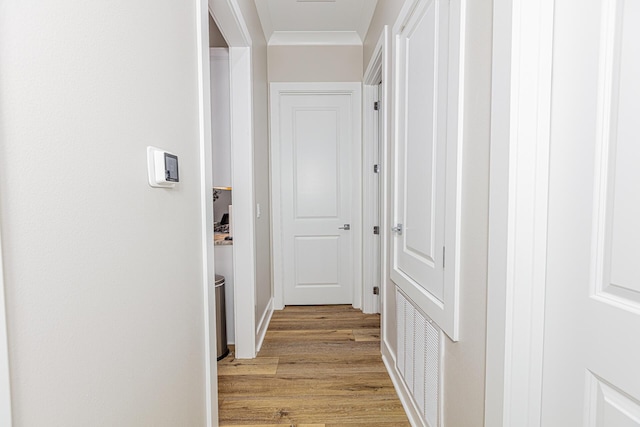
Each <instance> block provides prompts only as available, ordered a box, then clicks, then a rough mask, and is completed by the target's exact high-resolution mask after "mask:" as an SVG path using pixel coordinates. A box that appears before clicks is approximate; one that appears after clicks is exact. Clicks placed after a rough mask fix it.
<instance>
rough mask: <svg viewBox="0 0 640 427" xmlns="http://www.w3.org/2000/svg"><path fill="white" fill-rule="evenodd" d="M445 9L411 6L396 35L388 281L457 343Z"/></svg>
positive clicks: (454, 177)
mask: <svg viewBox="0 0 640 427" xmlns="http://www.w3.org/2000/svg"><path fill="white" fill-rule="evenodd" d="M453 3H454V2H449V1H442V0H432V1H417V2H416V6H415V9H414V11H413V13H411V14H410V16H409V17H408V19H407V21H406V22H405V23H404V24H403V25H402V27H401V28H402V30H401V32H400V33H399V34H398V36H397V55H398V56H397V63H396V67H397V73H396V76H397V81H396V100H397V102H396V114H397V116H396V121H395V124H396V144H397V145H396V150H395V170H394V187H395V188H394V191H395V197H394V224H395V229H394V231H395V234H394V237H393V253H392V256H393V260H392V267H393V268H392V272H391V278H392V279H393V280H394V282H396V284H398V285H399V286H400V287H401V288H402V289H403V291H404V292H405V293H406V294H407V295H408V296H409V297H410V298H411V299H413V300H414V301H415V302H416V303H417V304H419V305H420V306H421V307H422V308H423V309H424V310H425V312H426V313H427V314H428V315H429V316H430V317H431V318H432V319H433V320H435V321H436V323H438V325H439V326H440V327H441V328H442V329H443V330H444V331H445V332H446V333H447V334H448V335H449V336H450V337H452V338H453V339H457V303H456V299H457V276H456V274H455V271H456V264H457V256H456V251H457V239H456V236H457V232H458V223H459V220H458V215H457V195H458V194H459V188H458V182H459V171H458V158H457V155H458V151H459V147H458V145H459V141H458V132H457V130H458V120H457V119H458V115H457V106H458V98H457V93H458V91H457V81H458V79H457V55H458V52H459V48H458V44H457V38H456V37H452V34H453V35H454V36H455V35H456V34H457V32H456V31H457V30H458V24H457V22H458V20H457V16H458V15H457V9H456V8H455V7H454V8H453V11H452V7H451V4H453ZM452 18H453V19H452ZM458 32H459V31H458ZM447 270H449V271H450V274H449V275H447V274H446V272H447Z"/></svg>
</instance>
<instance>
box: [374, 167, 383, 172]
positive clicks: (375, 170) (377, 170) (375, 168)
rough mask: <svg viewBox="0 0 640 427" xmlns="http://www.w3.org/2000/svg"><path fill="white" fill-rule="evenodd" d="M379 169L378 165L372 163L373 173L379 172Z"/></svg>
mask: <svg viewBox="0 0 640 427" xmlns="http://www.w3.org/2000/svg"><path fill="white" fill-rule="evenodd" d="M381 170H382V168H381V167H380V165H373V173H380V171H381Z"/></svg>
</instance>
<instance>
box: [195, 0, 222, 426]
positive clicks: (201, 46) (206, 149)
mask: <svg viewBox="0 0 640 427" xmlns="http://www.w3.org/2000/svg"><path fill="white" fill-rule="evenodd" d="M196 11H197V17H196V22H197V24H196V28H197V31H198V37H197V42H196V45H197V49H198V122H199V123H198V125H199V126H198V127H199V152H200V153H199V154H200V187H201V188H200V221H201V227H202V232H201V236H202V241H201V244H202V295H203V298H202V300H203V301H202V303H203V311H204V319H203V320H204V329H203V331H204V356H205V357H204V364H205V378H204V381H205V410H206V425H207V426H217V425H218V369H217V365H216V364H215V363H212V362H211V360H212V358H213V360H215V355H216V354H217V352H216V340H215V339H214V340H211V339H210V334H211V329H213V331H215V318H216V316H215V313H213V312H210V309H209V308H210V307H209V298H210V297H211V298H213V297H214V296H213V295H211V296H210V295H209V285H210V284H211V283H213V282H214V271H215V266H214V259H213V195H212V192H211V190H210V189H211V187H213V174H212V172H211V171H212V161H211V79H210V77H209V75H210V63H209V7H208V4H207V0H196Z"/></svg>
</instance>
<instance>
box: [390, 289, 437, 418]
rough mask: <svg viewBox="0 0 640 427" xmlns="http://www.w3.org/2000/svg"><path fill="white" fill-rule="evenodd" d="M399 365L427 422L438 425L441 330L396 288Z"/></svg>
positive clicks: (408, 387) (403, 377)
mask: <svg viewBox="0 0 640 427" xmlns="http://www.w3.org/2000/svg"><path fill="white" fill-rule="evenodd" d="M396 309H397V311H396V313H397V327H398V354H397V362H396V365H397V368H398V371H399V372H400V375H402V379H403V380H404V382H405V384H406V386H407V389H408V390H409V392H410V393H411V396H412V397H413V400H414V402H415V404H416V407H417V408H418V410H419V411H420V413H421V414H422V416H423V417H424V418H423V419H424V421H425V422H426V424H427V425H428V426H431V427H436V426H437V425H438V399H439V394H438V390H439V389H440V387H439V385H440V330H439V329H437V327H436V326H435V325H434V324H433V323H432V322H431V320H430V319H428V318H427V317H426V316H424V315H423V314H422V313H421V312H420V311H419V310H418V309H416V307H415V306H414V305H413V303H412V302H411V301H410V300H409V299H408V298H406V297H405V296H404V295H403V294H402V293H401V292H399V291H398V292H396Z"/></svg>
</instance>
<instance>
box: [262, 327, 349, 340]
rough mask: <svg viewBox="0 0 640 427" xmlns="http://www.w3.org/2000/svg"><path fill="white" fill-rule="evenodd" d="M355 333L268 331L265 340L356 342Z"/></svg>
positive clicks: (344, 331) (338, 331) (336, 331)
mask: <svg viewBox="0 0 640 427" xmlns="http://www.w3.org/2000/svg"><path fill="white" fill-rule="evenodd" d="M353 334H354V332H353V330H351V329H344V330H340V329H338V330H336V329H329V330H317V329H311V330H305V331H267V333H266V335H265V339H268V340H269V342H278V341H298V342H303V341H318V342H326V341H355V340H356V339H355V337H354V335H353Z"/></svg>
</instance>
